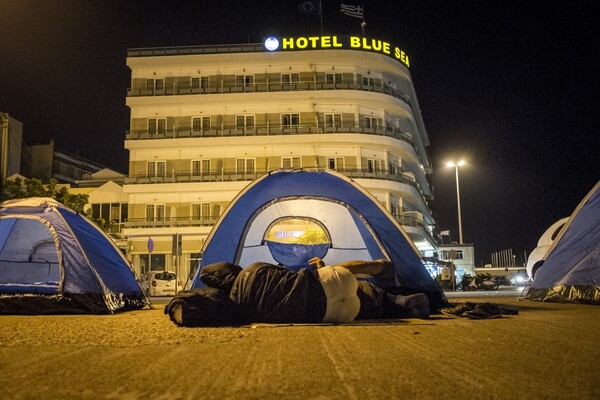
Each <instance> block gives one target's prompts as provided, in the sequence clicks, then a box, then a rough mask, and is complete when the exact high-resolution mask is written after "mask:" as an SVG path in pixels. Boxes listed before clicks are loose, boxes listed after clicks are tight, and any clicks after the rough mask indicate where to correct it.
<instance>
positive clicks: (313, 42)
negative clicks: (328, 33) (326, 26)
mask: <svg viewBox="0 0 600 400" xmlns="http://www.w3.org/2000/svg"><path fill="white" fill-rule="evenodd" d="M308 40H309V41H310V47H312V48H313V49H314V48H316V47H317V43H318V41H319V37H318V36H311V37H309V38H308Z"/></svg>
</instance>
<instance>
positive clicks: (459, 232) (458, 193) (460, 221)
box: [446, 160, 465, 244]
mask: <svg viewBox="0 0 600 400" xmlns="http://www.w3.org/2000/svg"><path fill="white" fill-rule="evenodd" d="M446 165H447V166H448V167H454V170H455V172H456V203H457V205H458V241H459V244H462V243H463V234H462V217H461V215H460V187H459V184H458V167H462V166H463V165H465V162H464V160H460V161H458V162H454V161H449V162H448V163H447V164H446Z"/></svg>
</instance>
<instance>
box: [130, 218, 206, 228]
mask: <svg viewBox="0 0 600 400" xmlns="http://www.w3.org/2000/svg"><path fill="white" fill-rule="evenodd" d="M217 218H218V217H216V216H214V217H213V216H211V217H208V218H196V217H172V218H166V217H165V218H163V219H154V220H147V219H146V218H130V219H129V220H128V221H127V222H125V228H126V229H131V228H138V229H139V228H175V227H182V226H212V225H214V224H215V223H216V222H217Z"/></svg>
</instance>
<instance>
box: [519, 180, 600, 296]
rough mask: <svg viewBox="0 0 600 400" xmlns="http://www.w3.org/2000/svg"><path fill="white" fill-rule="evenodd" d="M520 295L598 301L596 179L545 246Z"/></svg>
mask: <svg viewBox="0 0 600 400" xmlns="http://www.w3.org/2000/svg"><path fill="white" fill-rule="evenodd" d="M524 296H525V298H528V299H531V300H539V301H548V302H560V303H563V302H568V303H588V304H600V181H599V182H598V183H596V185H595V186H594V188H593V189H592V190H591V191H590V192H589V193H588V194H587V196H586V197H585V198H584V199H583V200H582V201H581V203H579V205H578V206H577V208H576V209H575V211H573V213H572V214H571V216H570V217H569V219H568V220H567V222H566V223H565V224H564V226H563V227H562V229H561V230H560V233H559V235H558V236H557V237H556V239H555V240H554V242H552V244H551V245H550V247H549V248H548V251H547V252H546V255H545V256H544V259H543V262H542V264H541V265H540V266H539V268H538V269H537V271H536V273H535V276H534V278H533V283H532V284H531V287H530V288H529V289H528V291H527V293H526V294H525V295H524Z"/></svg>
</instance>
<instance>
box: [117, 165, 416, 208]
mask: <svg viewBox="0 0 600 400" xmlns="http://www.w3.org/2000/svg"><path fill="white" fill-rule="evenodd" d="M336 171H337V172H339V173H341V174H343V175H346V176H347V177H348V178H351V179H380V180H387V181H392V182H397V183H401V184H404V185H408V186H410V187H411V188H414V189H415V190H416V191H417V192H418V194H419V195H421V197H422V198H423V199H424V200H425V199H427V195H426V194H425V193H424V192H423V190H422V189H421V185H419V183H418V182H416V181H415V180H414V179H412V178H411V177H408V176H406V175H404V174H402V173H401V172H397V173H392V172H390V171H387V170H370V169H368V168H362V169H350V168H337V169H336ZM268 172H270V171H267V170H258V169H257V170H255V171H253V172H251V173H239V172H237V171H227V170H223V171H220V172H217V171H215V172H212V171H211V172H210V173H202V174H200V175H194V174H192V173H191V172H190V171H186V172H175V173H172V174H168V175H167V174H165V175H163V176H156V175H148V174H133V175H129V176H128V177H127V178H125V182H124V183H125V184H126V185H135V184H164V183H199V182H237V181H253V180H255V179H257V178H259V177H261V176H262V175H264V174H267V173H268Z"/></svg>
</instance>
